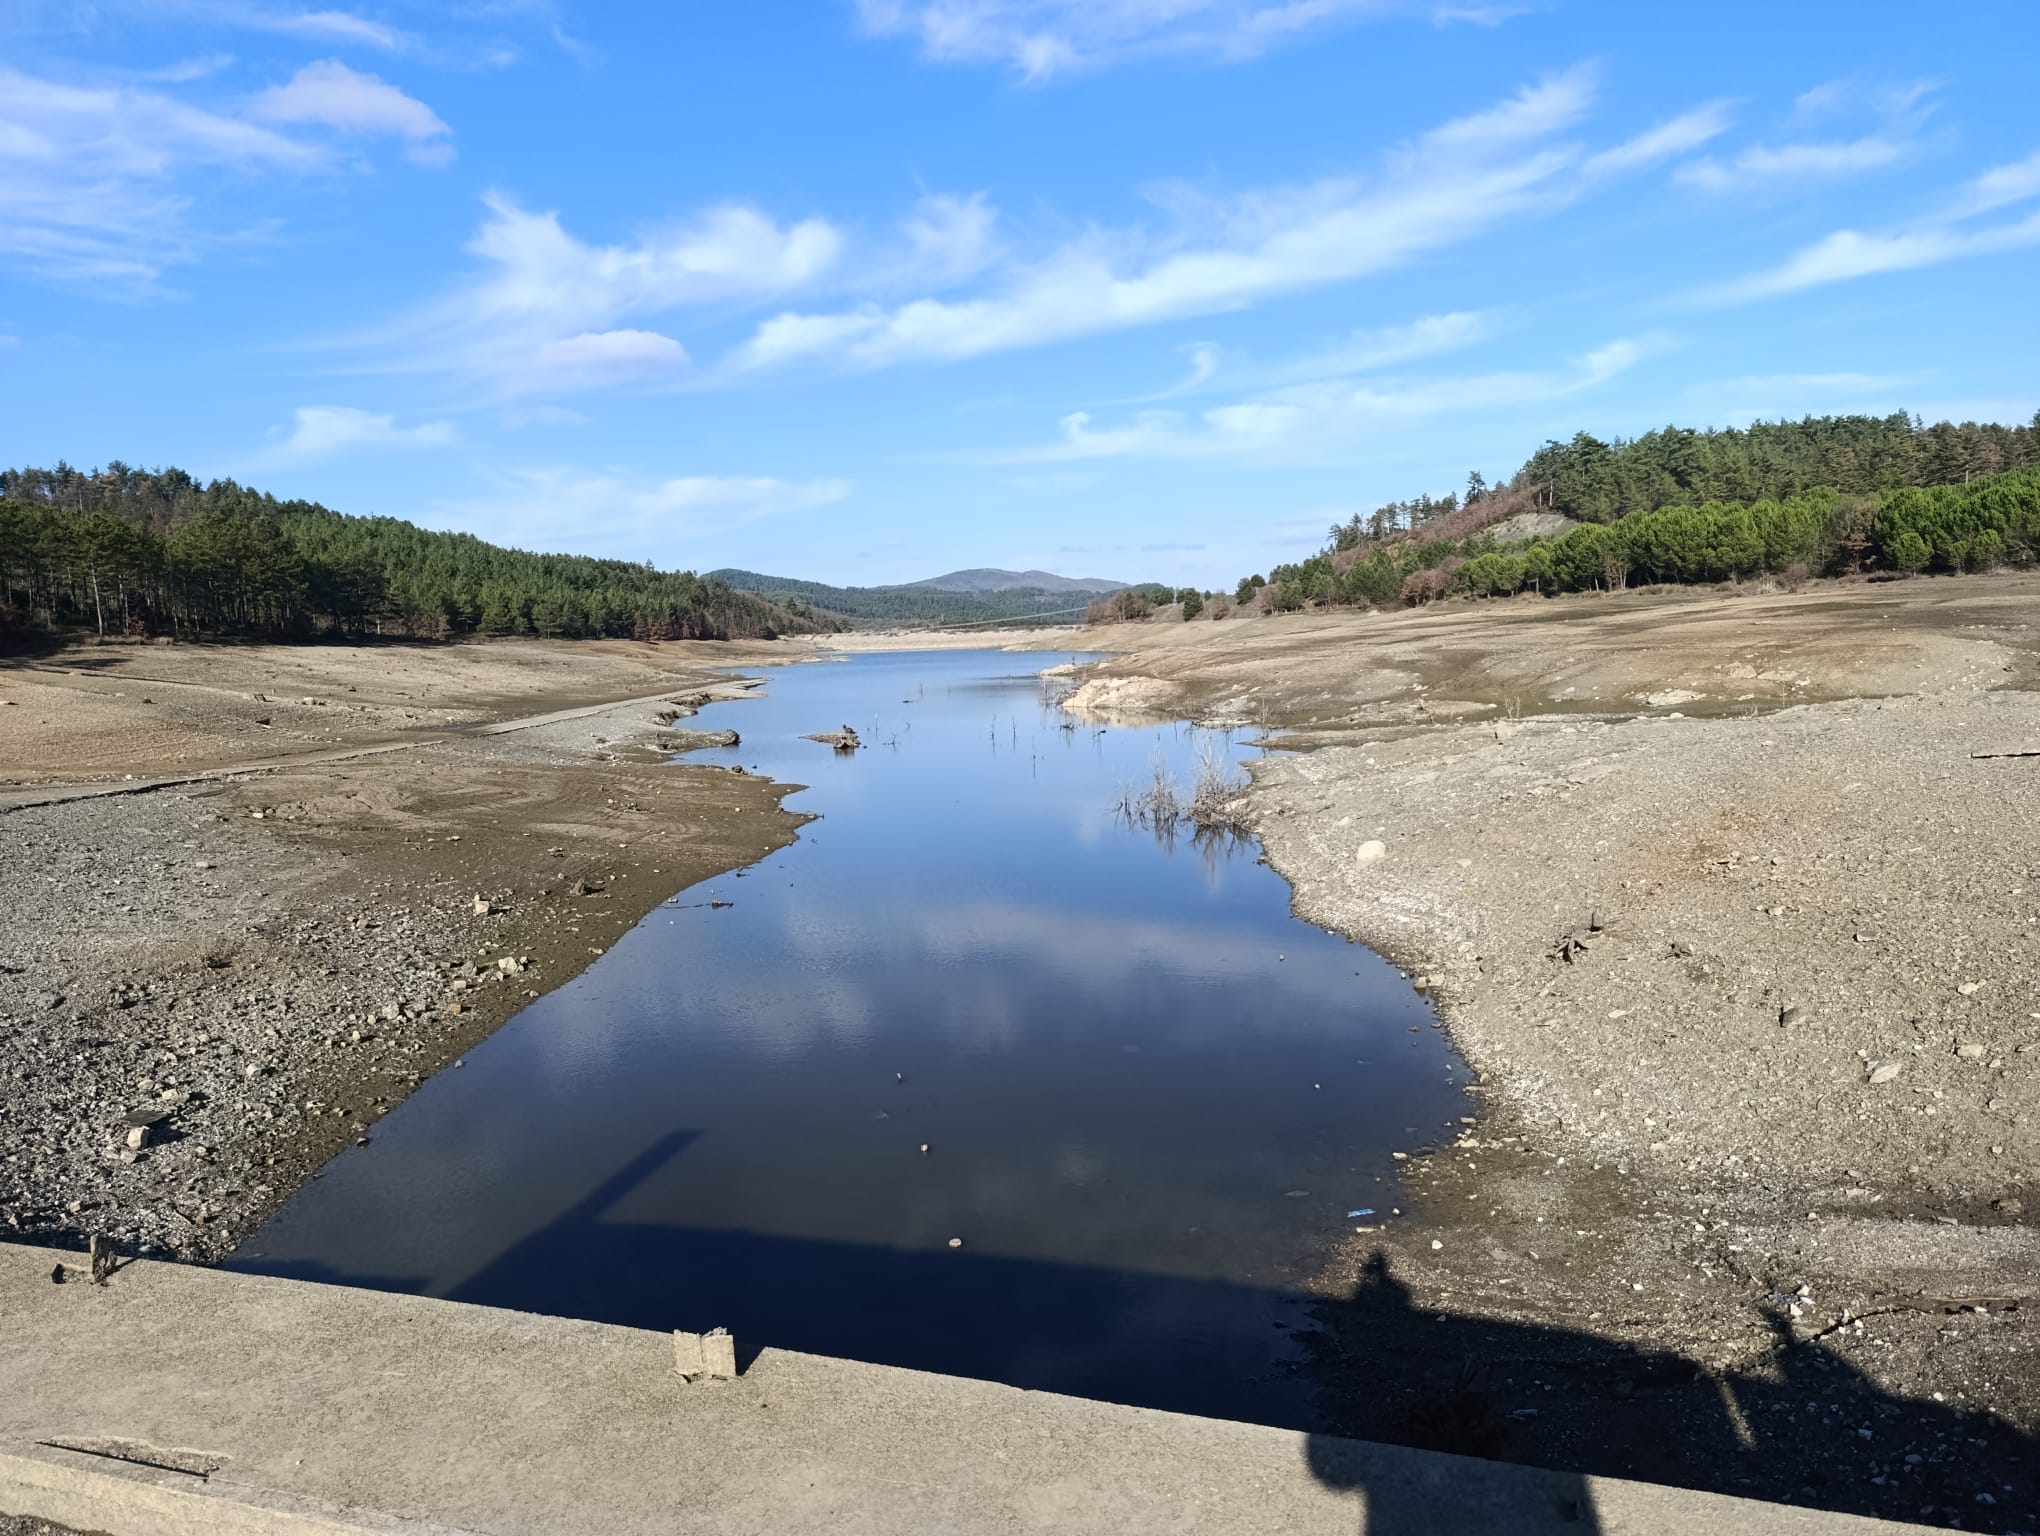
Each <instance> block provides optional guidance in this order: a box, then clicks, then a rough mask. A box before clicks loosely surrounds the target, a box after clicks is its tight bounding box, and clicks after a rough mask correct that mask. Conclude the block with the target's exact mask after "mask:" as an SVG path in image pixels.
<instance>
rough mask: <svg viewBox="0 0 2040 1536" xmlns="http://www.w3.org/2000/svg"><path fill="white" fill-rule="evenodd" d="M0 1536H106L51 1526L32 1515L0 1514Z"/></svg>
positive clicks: (64, 1526)
mask: <svg viewBox="0 0 2040 1536" xmlns="http://www.w3.org/2000/svg"><path fill="white" fill-rule="evenodd" d="M0 1536H106V1532H104V1531H79V1530H76V1529H74V1528H73V1527H71V1526H68V1525H52V1524H51V1523H50V1522H49V1521H47V1520H38V1519H36V1517H35V1516H34V1515H6V1514H0Z"/></svg>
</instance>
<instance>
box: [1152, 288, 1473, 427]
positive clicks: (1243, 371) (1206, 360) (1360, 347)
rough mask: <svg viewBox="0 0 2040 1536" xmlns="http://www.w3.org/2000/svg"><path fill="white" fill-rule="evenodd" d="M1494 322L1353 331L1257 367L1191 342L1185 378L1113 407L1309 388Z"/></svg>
mask: <svg viewBox="0 0 2040 1536" xmlns="http://www.w3.org/2000/svg"><path fill="white" fill-rule="evenodd" d="M1498 324H1499V322H1498V318H1497V317H1496V316H1494V315H1491V314H1485V313H1480V312H1477V311H1471V310H1463V311H1459V312H1456V313H1453V314H1448V315H1426V316H1424V317H1423V318H1421V319H1419V320H1414V321H1411V322H1410V323H1409V324H1408V325H1395V326H1384V327H1382V328H1380V329H1363V330H1357V331H1354V332H1353V333H1352V334H1351V335H1349V336H1346V337H1344V338H1342V339H1341V340H1339V341H1338V342H1336V343H1335V344H1333V345H1331V346H1328V347H1324V348H1321V349H1320V350H1318V351H1315V352H1308V353H1305V354H1303V355H1302V356H1300V357H1295V358H1291V359H1290V360H1289V361H1287V362H1283V363H1272V364H1270V363H1261V362H1255V361H1252V360H1237V359H1228V358H1227V357H1226V356H1225V354H1224V353H1223V352H1222V351H1221V350H1220V349H1219V348H1218V347H1216V346H1214V345H1212V344H1211V343H1210V342H1196V343H1194V344H1192V345H1191V346H1189V347H1187V348H1185V349H1184V350H1185V351H1186V352H1187V353H1188V355H1189V358H1190V372H1189V373H1188V375H1186V376H1185V377H1184V378H1182V379H1180V380H1178V381H1177V382H1176V383H1175V384H1173V385H1171V386H1170V387H1169V388H1167V389H1165V390H1161V391H1160V392H1158V393H1156V394H1151V395H1140V396H1136V397H1134V398H1133V399H1130V400H1119V401H1115V402H1111V403H1113V404H1118V405H1144V404H1148V403H1151V402H1154V401H1158V400H1170V399H1175V398H1178V397H1180V396H1183V395H1193V394H1206V393H1209V392H1210V391H1211V390H1212V389H1214V388H1224V389H1227V390H1232V391H1239V390H1246V389H1262V388H1267V387H1270V386H1272V385H1278V384H1301V383H1308V382H1309V381H1311V380H1313V379H1324V378H1335V377H1340V376H1344V375H1351V374H1358V373H1368V372H1371V371H1373V370H1375V369H1377V368H1386V367H1389V366H1390V365H1392V364H1395V363H1407V362H1413V361H1415V360H1416V359H1418V358H1422V357H1435V356H1437V355H1438V354H1440V353H1442V352H1453V351H1457V350H1459V349H1460V348H1462V347H1469V346H1473V345H1475V344H1477V343H1479V342H1482V341H1486V340H1488V339H1489V338H1490V337H1492V336H1493V335H1494V334H1495V331H1496V329H1497V328H1498Z"/></svg>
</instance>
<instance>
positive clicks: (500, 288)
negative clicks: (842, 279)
mask: <svg viewBox="0 0 2040 1536" xmlns="http://www.w3.org/2000/svg"><path fill="white" fill-rule="evenodd" d="M483 201H484V203H485V205H486V207H487V209H488V213H487V217H486V218H485V219H484V220H483V223H482V226H481V228H480V230H479V231H478V232H477V233H476V235H475V238H474V239H473V240H472V241H471V242H470V243H469V245H468V250H469V252H470V253H471V254H472V255H474V256H476V257H477V258H479V260H480V262H481V266H480V270H479V271H478V273H477V274H476V276H475V277H474V278H473V280H471V281H470V282H468V283H467V284H465V285H464V286H463V287H461V288H460V289H458V290H457V291H456V292H454V293H453V294H452V295H451V296H449V297H448V298H447V299H446V300H444V301H443V302H441V303H439V304H438V305H436V306H434V307H433V308H432V309H431V310H429V311H428V312H427V313H425V314H424V315H422V316H414V317H412V318H410V319H409V320H407V321H406V322H404V323H403V325H402V327H401V334H400V335H387V336H384V337H381V338H375V339H372V340H373V341H374V344H377V345H382V346H396V347H399V348H401V349H403V350H404V351H405V352H406V353H407V354H408V355H409V356H410V357H411V358H412V359H413V361H412V362H411V363H410V364H408V365H407V366H410V367H413V368H418V369H432V370H439V369H447V370H451V371H455V372H462V373H466V374H468V375H469V376H471V377H472V378H474V379H476V380H477V381H480V382H482V383H484V384H486V386H487V387H488V388H489V389H490V390H492V391H494V392H497V393H504V394H517V393H522V392H529V391H538V390H549V389H568V388H595V387H600V386H603V385H607V384H615V383H621V382H635V381H641V380H643V379H645V378H647V377H651V376H653V375H655V374H659V373H665V372H670V371H671V370H673V369H675V368H677V367H679V366H680V365H681V364H683V363H684V362H685V361H686V350H685V348H684V346H683V345H682V344H681V343H680V342H678V341H676V340H674V339H673V338H672V337H670V336H666V335H663V334H661V333H660V332H658V331H654V330H649V329H641V328H632V327H629V326H626V325H623V324H622V323H621V322H624V321H626V320H629V319H633V318H637V317H643V316H652V315H659V314H664V313H667V312H670V311H673V310H680V309H687V308H692V307H699V306H705V305H717V306H720V305H729V304H742V303H746V302H756V301H758V300H761V299H776V298H783V296H784V295H786V294H787V293H788V292H791V291H794V290H798V289H800V288H803V287H805V286H807V285H808V284H810V283H813V282H815V281H817V280H818V279H820V278H821V277H822V276H823V275H825V274H826V273H828V272H829V271H830V270H831V269H832V268H834V267H835V266H836V264H837V262H838V260H839V258H840V256H841V253H842V249H843V237H842V235H841V234H840V233H839V232H838V231H837V230H836V229H835V228H834V227H833V226H832V225H830V224H829V223H827V222H826V221H825V220H821V219H805V220H801V221H799V222H796V223H790V224H780V223H777V222H775V221H774V220H772V219H771V218H769V217H767V216H766V215H765V214H762V213H760V212H758V211H757V210H756V209H753V208H746V207H743V206H741V205H735V204H731V205H725V206H723V207H719V208H711V209H709V210H707V211H705V212H703V213H701V214H699V215H697V216H696V217H694V218H692V219H690V220H686V221H682V222H679V223H675V224H670V225H667V226H664V227H661V228H658V229H655V230H652V231H649V232H647V233H645V234H643V235H640V236H638V237H637V238H635V239H632V240H628V241H622V242H618V243H616V244H611V245H596V244H591V243H589V242H587V241H584V240H582V239H580V238H579V237H577V236H575V235H574V234H572V233H570V232H569V231H568V230H567V229H565V228H564V227H563V226H562V225H561V223H560V217H559V215H558V214H557V213H555V212H545V213H532V212H530V211H528V210H526V209H524V208H522V207H520V206H519V205H518V204H517V203H516V202H514V201H513V200H511V199H510V198H508V197H505V196H503V195H501V194H498V193H490V194H489V195H488V196H487V197H485V198H484V200H483Z"/></svg>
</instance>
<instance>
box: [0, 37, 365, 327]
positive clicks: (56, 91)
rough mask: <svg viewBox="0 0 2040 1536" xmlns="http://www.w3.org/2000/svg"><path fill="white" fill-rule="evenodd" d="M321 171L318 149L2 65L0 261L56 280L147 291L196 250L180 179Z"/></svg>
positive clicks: (133, 93) (207, 115) (124, 92)
mask: <svg viewBox="0 0 2040 1536" xmlns="http://www.w3.org/2000/svg"><path fill="white" fill-rule="evenodd" d="M325 163H326V155H325V151H324V150H322V149H320V148H319V147H318V146H316V145H311V144H305V143H302V142H300V141H298V140H295V139H292V138H290V137H288V136H287V135H285V134H282V133H279V132H277V131H276V130H275V129H273V128H270V127H267V126H264V125H262V124H260V123H251V122H247V121H244V120H242V119H240V118H235V117H227V116H223V115H221V114H219V113H216V112H209V111H206V110H205V109H203V108H200V107H195V106H191V105H188V104H187V103H185V102H182V101H179V100H178V99H177V98H175V97H173V96H169V95H166V94H164V93H162V92H160V91H150V90H142V89H137V88H135V87H133V86H130V85H126V84H109V85H92V86H82V85H70V84H65V83H62V82H59V81H54V80H45V79H39V78H37V77H35V76H32V75H26V74H23V73H21V72H20V71H18V70H14V69H10V68H8V67H6V66H5V65H0V255H4V256H8V257H12V258H14V259H15V260H16V261H18V262H20V263H22V264H24V265H26V266H29V267H31V268H32V269H35V270H37V271H39V272H42V273H44V274H46V275H48V276H50V277H53V278H56V279H58V280H60V281H64V282H68V283H77V284H87V285H99V286H111V287H113V288H115V289H116V290H117V291H124V292H129V293H148V292H151V291H153V289H154V287H155V284H156V280H157V278H158V276H159V274H160V273H161V271H162V268H163V267H164V266H166V265H168V264H169V263H172V262H176V261H182V260H188V259H189V258H190V257H191V256H192V255H193V254H194V252H195V250H196V249H197V247H198V245H199V244H200V243H201V237H199V236H198V235H196V234H194V233H193V232H192V230H191V229H190V227H189V225H188V223H187V221H186V218H185V214H186V212H187V210H188V209H189V207H190V205H191V202H192V198H191V194H190V193H189V192H188V191H187V190H184V189H183V187H182V186H181V185H180V183H181V181H182V180H183V179H184V178H186V177H188V176H190V175H191V174H193V173H195V172H199V171H208V170H229V171H235V172H241V173H248V174H259V173H266V172H267V173H273V172H291V173H302V172H306V171H310V170H316V169H318V168H319V167H321V166H323V165H324V164H325Z"/></svg>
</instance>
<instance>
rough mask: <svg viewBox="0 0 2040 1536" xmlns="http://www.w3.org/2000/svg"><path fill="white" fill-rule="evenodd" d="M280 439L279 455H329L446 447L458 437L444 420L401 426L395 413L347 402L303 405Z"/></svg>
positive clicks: (273, 452)
mask: <svg viewBox="0 0 2040 1536" xmlns="http://www.w3.org/2000/svg"><path fill="white" fill-rule="evenodd" d="M279 433H280V434H281V440H280V441H279V442H278V443H277V444H276V446H275V447H274V448H273V449H272V450H271V455H270V456H271V457H273V458H276V459H328V458H333V457H335V456H336V455H339V454H344V453H362V452H389V451H391V450H398V449H407V448H445V447H448V446H450V445H451V444H452V443H453V442H454V441H455V434H454V430H453V427H452V426H451V425H450V424H449V423H447V422H444V421H425V422H420V423H418V424H417V425H416V426H412V427H400V426H398V425H397V420H396V418H395V417H394V416H378V415H375V414H374V413H372V412H369V411H363V410H357V409H355V408H354V407H352V406H346V405H301V406H299V407H298V408H297V410H296V411H295V412H294V413H293V416H292V423H291V425H290V426H289V427H288V428H280V429H279Z"/></svg>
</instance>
